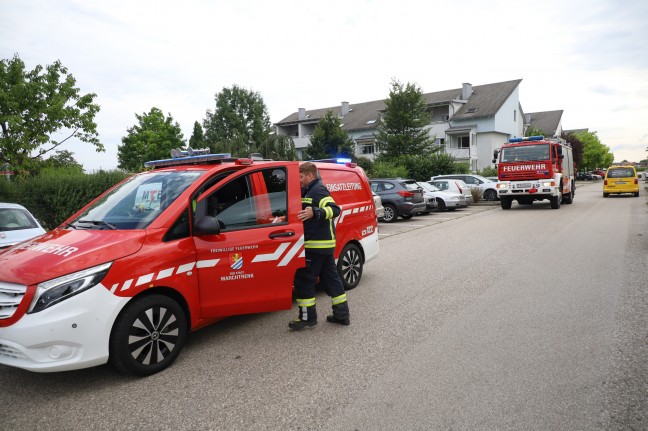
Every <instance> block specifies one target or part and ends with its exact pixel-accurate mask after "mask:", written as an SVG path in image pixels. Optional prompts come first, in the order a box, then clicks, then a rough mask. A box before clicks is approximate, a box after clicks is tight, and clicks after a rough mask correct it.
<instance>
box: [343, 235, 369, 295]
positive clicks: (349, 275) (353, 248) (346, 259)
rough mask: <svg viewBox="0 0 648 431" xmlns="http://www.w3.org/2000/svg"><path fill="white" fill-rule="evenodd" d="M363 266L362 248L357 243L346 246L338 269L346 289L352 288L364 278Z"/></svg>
mask: <svg viewBox="0 0 648 431" xmlns="http://www.w3.org/2000/svg"><path fill="white" fill-rule="evenodd" d="M362 268H363V262H362V253H361V252H360V248H359V247H358V246H357V245H355V244H347V245H346V246H344V248H343V249H342V253H340V258H339V259H338V262H337V269H338V273H339V274H340V279H342V284H343V285H344V290H351V289H353V288H354V287H356V286H357V285H358V283H359V282H360V279H361V278H362Z"/></svg>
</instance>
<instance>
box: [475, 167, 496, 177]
mask: <svg viewBox="0 0 648 431" xmlns="http://www.w3.org/2000/svg"><path fill="white" fill-rule="evenodd" d="M477 175H481V176H482V177H496V176H497V168H484V169H482V170H481V171H477Z"/></svg>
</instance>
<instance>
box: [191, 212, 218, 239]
mask: <svg viewBox="0 0 648 431" xmlns="http://www.w3.org/2000/svg"><path fill="white" fill-rule="evenodd" d="M221 224H222V222H221V221H220V220H218V218H216V217H211V216H205V217H203V218H201V219H200V220H198V221H197V222H196V224H195V226H194V233H195V234H196V235H198V236H202V235H218V234H219V233H220V231H221Z"/></svg>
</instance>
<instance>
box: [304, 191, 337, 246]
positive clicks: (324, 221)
mask: <svg viewBox="0 0 648 431" xmlns="http://www.w3.org/2000/svg"><path fill="white" fill-rule="evenodd" d="M307 207H312V208H313V218H311V219H309V220H306V221H305V222H304V248H305V249H307V250H308V251H311V252H313V253H320V254H333V252H334V251H335V223H334V220H335V217H337V216H338V215H340V207H339V206H337V205H336V203H335V201H334V200H333V198H332V197H331V194H330V193H329V191H328V189H327V188H326V186H324V184H322V181H321V180H319V179H316V180H313V181H311V183H310V184H308V186H306V187H305V188H303V189H302V209H306V208H307Z"/></svg>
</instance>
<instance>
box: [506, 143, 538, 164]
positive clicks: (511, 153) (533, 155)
mask: <svg viewBox="0 0 648 431" xmlns="http://www.w3.org/2000/svg"><path fill="white" fill-rule="evenodd" d="M501 160H502V162H504V163H510V162H530V161H536V160H549V144H544V145H522V146H516V147H506V148H503V149H502V157H501Z"/></svg>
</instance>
